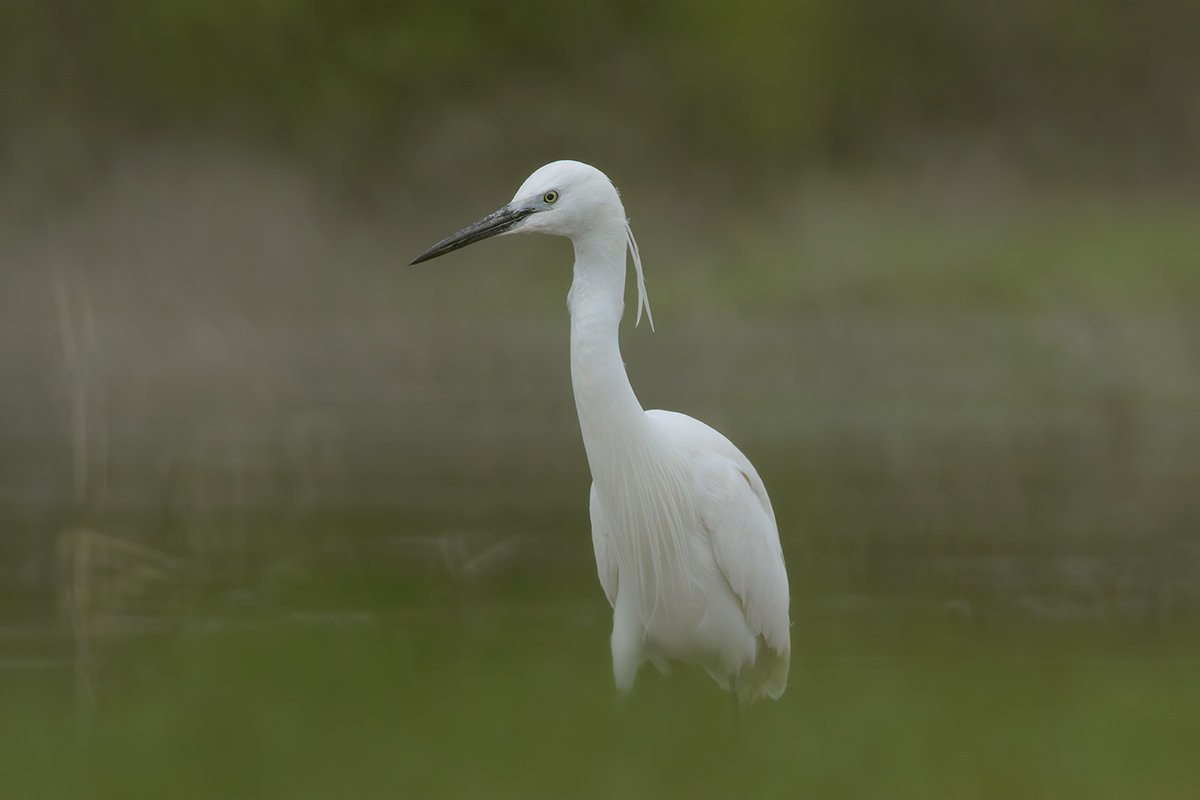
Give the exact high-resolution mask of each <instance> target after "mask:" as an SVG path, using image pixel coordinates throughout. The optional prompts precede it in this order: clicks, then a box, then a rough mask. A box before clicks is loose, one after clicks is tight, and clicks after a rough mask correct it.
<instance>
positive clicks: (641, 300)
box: [625, 220, 654, 331]
mask: <svg viewBox="0 0 1200 800" xmlns="http://www.w3.org/2000/svg"><path fill="white" fill-rule="evenodd" d="M625 240H626V241H627V242H628V243H629V254H630V255H631V256H633V269H634V272H636V273H637V292H638V310H637V321H636V322H634V323H633V324H634V326H635V327H636V326H637V325H640V324H641V322H642V310H643V309H645V311H646V320H647V321H648V322H649V323H650V330H652V331H653V330H654V315H653V314H651V313H650V296H649V295H648V294H646V276H645V275H644V274H643V273H642V254H641V253H640V252H638V246H637V239H634V238H633V228H631V227H630V226H629V220H625Z"/></svg>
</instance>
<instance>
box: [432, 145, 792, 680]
mask: <svg viewBox="0 0 1200 800" xmlns="http://www.w3.org/2000/svg"><path fill="white" fill-rule="evenodd" d="M506 233H546V234H551V235H556V236H565V237H567V238H568V239H570V240H571V243H572V244H573V245H574V247H575V267H574V279H573V281H572V283H571V291H570V293H569V294H568V295H567V306H568V309H569V310H570V315H571V383H572V385H573V387H574V393H575V406H576V410H577V412H578V414H579V427H580V429H581V431H582V433H583V444H584V447H585V449H586V450H587V460H588V465H589V467H590V468H591V472H592V489H591V501H590V503H591V520H592V544H593V546H594V548H595V553H596V567H597V570H598V571H599V573H600V583H601V585H602V586H603V587H604V593H605V594H606V595H607V596H608V601H609V603H610V604H611V605H612V608H613V628H612V640H611V644H612V660H613V673H614V677H615V679H616V684H617V688H618V689H619V690H620V691H621V692H623V693H627V692H629V691H630V690H631V689H632V688H633V682H634V678H635V676H636V674H637V671H638V668H639V667H640V666H641V665H642V664H643V663H644V662H645V661H647V660H648V661H651V662H653V663H654V665H655V666H656V667H658V668H659V670H660V671H663V672H665V671H666V670H667V667H668V664H669V662H671V661H683V662H688V663H695V664H699V665H700V666H702V667H703V668H704V669H705V670H707V672H708V674H709V675H710V676H712V678H713V680H715V681H716V682H717V683H718V684H720V686H721V687H722V688H724V689H726V690H728V691H731V692H734V693H736V695H737V697H738V699H739V700H742V701H747V700H753V699H756V698H758V697H761V696H763V695H766V696H768V697H771V698H778V697H779V696H780V695H781V694H783V691H784V689H785V688H786V686H787V675H788V664H789V660H790V655H791V641H790V631H789V627H790V624H789V621H788V577H787V571H786V569H785V567H784V563H783V552H782V550H781V548H780V545H779V532H778V530H777V528H776V525H775V514H774V512H773V511H772V509H771V501H770V499H769V498H768V497H767V491H766V488H765V487H764V486H763V482H762V480H760V479H759V477H758V472H757V471H756V470H755V469H754V467H753V466H752V465H751V464H750V461H749V460H748V459H747V458H746V457H745V456H744V455H742V453H741V451H739V450H738V449H737V448H736V447H734V446H733V444H732V443H730V441H729V440H728V439H726V438H725V437H724V436H722V435H721V434H720V433H717V432H716V431H715V430H713V429H712V428H710V427H708V426H707V425H705V424H704V423H702V422H698V421H697V420H695V419H692V418H691V417H688V416H685V415H683V414H677V413H674V412H671V411H658V410H652V411H644V410H643V409H642V406H641V404H640V403H639V402H638V399H637V396H636V395H635V394H634V392H633V388H632V387H631V386H630V385H629V378H628V376H627V375H626V373H625V366H624V364H623V362H622V360H621V351H620V346H619V343H618V338H617V328H618V325H619V324H620V321H621V316H622V312H623V310H624V293H625V253H626V249H628V251H629V253H630V255H631V256H632V258H633V265H634V268H635V270H636V279H637V293H638V314H637V321H638V322H641V317H642V312H643V310H644V311H645V313H646V317H647V318H648V319H649V320H650V325H651V328H653V325H654V320H653V317H651V315H650V303H649V301H648V299H647V297H646V284H645V279H644V278H643V275H642V262H641V257H640V255H639V253H638V247H637V243H636V242H635V241H634V238H633V232H632V231H631V230H630V228H629V223H628V221H627V220H626V217H625V208H624V206H623V205H622V204H621V199H620V196H619V195H618V193H617V190H616V188H615V187H614V186H613V184H612V182H611V181H610V180H609V179H608V177H607V176H606V175H604V173H602V172H600V171H599V170H597V169H596V168H594V167H591V166H588V165H587V164H582V163H580V162H578V161H556V162H554V163H552V164H547V165H546V166H544V167H542V168H540V169H538V170H537V171H536V172H534V173H533V174H532V175H530V176H529V178H528V179H527V180H526V181H525V183H523V184H522V185H521V188H520V189H518V190H517V193H516V195H515V196H514V197H513V199H512V202H510V203H508V204H507V205H506V206H504V207H503V208H501V209H499V210H498V211H495V212H493V213H492V214H489V215H488V216H486V217H484V218H483V219H481V220H480V221H479V222H476V223H475V224H474V225H471V226H469V227H467V228H464V229H463V230H461V231H459V232H458V233H456V234H454V235H453V236H450V237H448V238H446V239H443V240H442V241H440V242H438V243H437V244H435V245H433V246H432V247H431V248H429V249H428V250H426V251H425V252H424V253H422V254H421V255H420V256H418V257H417V258H416V259H414V260H413V262H412V263H414V264H417V263H420V262H422V261H428V260H429V259H431V258H436V257H438V256H441V255H444V254H446V253H449V252H451V251H452V250H457V249H458V248H460V247H464V246H466V245H469V244H473V243H475V242H478V241H481V240H483V239H486V238H488V237H490V236H495V235H497V234H506Z"/></svg>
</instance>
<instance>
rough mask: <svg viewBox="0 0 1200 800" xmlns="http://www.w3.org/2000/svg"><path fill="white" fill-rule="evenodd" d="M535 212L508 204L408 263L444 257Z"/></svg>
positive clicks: (499, 231)
mask: <svg viewBox="0 0 1200 800" xmlns="http://www.w3.org/2000/svg"><path fill="white" fill-rule="evenodd" d="M536 210H537V209H536V208H531V207H529V206H523V205H516V204H513V203H509V204H508V205H506V206H505V207H504V208H501V209H499V210H497V211H493V212H492V213H491V214H488V215H487V216H486V217H484V218H483V219H481V220H479V222H476V223H475V224H474V225H468V226H467V227H465V228H463V229H462V230H461V231H459V232H458V233H456V234H454V235H453V236H447V237H446V238H445V239H442V240H441V241H440V242H438V243H437V244H435V245H434V246H433V247H431V248H429V249H428V250H426V251H425V252H424V253H421V255H419V256H417V257H416V258H414V259H413V260H412V261H410V262H408V263H409V264H410V265H412V264H420V263H421V262H422V261H428V260H429V259H431V258H437V257H438V256H444V255H446V253H449V252H451V251H452V250H457V249H459V248H460V247H466V246H467V245H469V244H475V243H476V242H482V241H483V240H484V239H487V238H488V237H491V236H496V235H497V234H501V233H504V232H505V231H507V230H508V229H509V228H511V227H512V226H513V225H516V224H517V223H518V222H520V221H521V220H523V219H525V218H526V217H528V216H529V215H530V214H532V213H533V212H534V211H536Z"/></svg>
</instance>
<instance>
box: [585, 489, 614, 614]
mask: <svg viewBox="0 0 1200 800" xmlns="http://www.w3.org/2000/svg"><path fill="white" fill-rule="evenodd" d="M589 505H590V508H591V515H592V549H593V550H595V552H596V571H597V572H598V573H600V585H601V586H603V587H604V594H605V596H606V597H607V598H608V604H609V605H610V606H615V605H616V604H617V579H618V577H617V559H616V556H615V554H614V552H613V542H612V531H611V529H610V528H609V525H608V520H606V519H605V517H604V510H603V508H602V507H601V503H600V497H599V495H598V494H597V493H596V484H594V483H593V484H592V495H591V500H590V501H589Z"/></svg>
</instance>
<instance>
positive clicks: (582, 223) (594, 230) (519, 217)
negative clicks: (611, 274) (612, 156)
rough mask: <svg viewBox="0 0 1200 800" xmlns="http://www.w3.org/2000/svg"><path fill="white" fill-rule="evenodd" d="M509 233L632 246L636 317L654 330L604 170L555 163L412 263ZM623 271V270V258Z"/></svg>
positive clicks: (629, 234) (636, 259)
mask: <svg viewBox="0 0 1200 800" xmlns="http://www.w3.org/2000/svg"><path fill="white" fill-rule="evenodd" d="M505 233H547V234H550V235H552V236H566V237H567V238H568V239H571V240H572V241H574V242H578V241H579V240H580V239H582V238H583V237H586V236H600V237H610V241H612V242H613V244H615V245H617V246H621V247H623V246H628V248H629V253H630V255H632V256H633V266H634V269H635V270H636V271H637V290H638V314H637V319H638V322H641V319H642V312H643V311H645V312H646V316H647V318H648V319H649V320H650V327H651V329H653V328H654V317H653V316H651V315H650V301H649V299H648V298H647V296H646V280H645V277H644V276H643V275H642V258H641V255H640V254H639V253H638V247H637V241H636V240H634V238H633V231H632V230H631V229H630V228H629V223H628V221H627V220H626V219H625V207H624V206H623V205H621V198H620V196H619V195H618V194H617V188H616V187H615V186H613V184H612V181H610V180H609V179H608V176H607V175H605V174H604V173H603V172H601V171H600V170H598V169H596V168H595V167H592V166H588V165H587V164H583V163H580V162H579V161H555V162H553V163H550V164H547V165H546V166H544V167H540V168H539V169H538V170H536V171H535V172H534V173H533V174H532V175H530V176H529V177H528V178H526V179H525V182H524V183H522V184H521V188H520V189H517V193H516V194H515V195H514V196H513V199H512V201H511V202H509V203H508V205H506V206H504V207H503V208H500V209H497V210H496V211H493V212H492V213H491V214H488V215H487V216H486V217H484V218H483V219H481V220H479V221H478V222H476V223H475V224H474V225H468V226H467V227H465V228H463V229H462V230H461V231H459V232H458V233H456V234H454V235H453V236H447V237H446V238H445V239H442V240H441V241H440V242H438V243H437V244H435V245H433V246H432V247H430V248H429V249H428V250H426V251H425V252H424V253H422V254H421V255H419V256H417V257H416V258H414V259H413V260H412V262H411V263H413V264H420V263H421V262H422V261H429V260H430V259H432V258H437V257H438V256H444V255H445V254H446V253H449V252H451V251H454V250H458V249H459V248H460V247H466V246H467V245H469V244H474V243H475V242H481V241H483V240H484V239H487V238H490V237H492V236H498V235H501V234H505ZM621 269H622V271H623V270H624V256H623V255H622V262H621Z"/></svg>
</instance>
